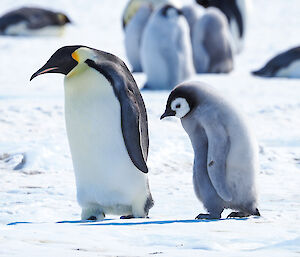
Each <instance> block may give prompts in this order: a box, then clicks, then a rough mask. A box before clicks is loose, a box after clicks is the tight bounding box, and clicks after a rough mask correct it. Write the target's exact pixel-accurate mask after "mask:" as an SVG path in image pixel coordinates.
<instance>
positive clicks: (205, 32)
mask: <svg viewBox="0 0 300 257" xmlns="http://www.w3.org/2000/svg"><path fill="white" fill-rule="evenodd" d="M192 30H193V33H192V35H193V36H192V49H193V60H194V65H195V69H196V72H197V73H228V72H230V71H232V69H233V54H232V49H231V45H230V35H229V28H228V23H227V20H226V17H225V15H224V14H223V13H222V12H221V11H219V10H218V9H217V8H214V7H209V8H207V9H206V12H205V13H204V14H203V15H202V16H201V17H200V18H199V19H198V20H197V21H196V22H195V23H194V25H193V28H192Z"/></svg>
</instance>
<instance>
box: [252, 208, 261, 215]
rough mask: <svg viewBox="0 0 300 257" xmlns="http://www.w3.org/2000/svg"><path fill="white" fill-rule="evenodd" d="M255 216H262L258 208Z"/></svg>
mask: <svg viewBox="0 0 300 257" xmlns="http://www.w3.org/2000/svg"><path fill="white" fill-rule="evenodd" d="M253 215H254V216H260V212H259V210H258V209H257V208H256V210H255V212H254V213H253Z"/></svg>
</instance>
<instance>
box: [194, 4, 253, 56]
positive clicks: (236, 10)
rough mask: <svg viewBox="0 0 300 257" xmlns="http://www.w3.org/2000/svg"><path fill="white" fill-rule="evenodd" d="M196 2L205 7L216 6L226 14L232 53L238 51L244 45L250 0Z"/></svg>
mask: <svg viewBox="0 0 300 257" xmlns="http://www.w3.org/2000/svg"><path fill="white" fill-rule="evenodd" d="M196 2H197V3H198V4H200V5H202V6H204V7H206V8H207V7H212V6H213V7H216V8H218V9H220V10H221V11H222V12H223V13H224V14H225V15H226V17H227V20H228V23H229V27H230V31H231V36H232V37H231V43H232V47H233V50H234V53H240V52H241V51H242V49H243V46H244V38H245V31H246V22H247V15H248V12H249V11H248V9H249V6H250V0H196Z"/></svg>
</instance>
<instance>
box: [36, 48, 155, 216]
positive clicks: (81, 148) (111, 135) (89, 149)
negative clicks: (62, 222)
mask: <svg viewBox="0 0 300 257" xmlns="http://www.w3.org/2000/svg"><path fill="white" fill-rule="evenodd" d="M45 73H62V74H64V75H65V80H64V88H65V117H66V128H67V135H68V139H69V145H70V149H71V154H72V160H73V166H74V171H75V177H76V184H77V199H78V202H79V205H80V206H81V207H82V214H81V217H82V219H83V220H101V219H103V218H104V217H105V214H109V213H110V214H116V215H124V216H122V217H123V218H137V217H146V216H147V215H148V211H149V209H150V208H151V207H152V206H153V200H152V196H151V193H150V190H149V185H148V178H147V173H148V168H147V165H146V161H147V156H148V145H149V140H148V123H147V113H146V109H145V105H144V102H143V99H142V96H141V94H140V92H139V89H138V87H137V85H136V83H135V80H134V78H133V76H132V74H131V73H130V72H129V70H128V69H127V67H126V65H125V64H124V62H123V61H122V60H120V59H119V58H118V57H116V56H114V55H112V54H109V53H106V52H103V51H99V50H96V49H93V48H90V47H86V46H80V45H78V46H65V47H62V48H60V49H58V50H57V51H56V52H55V53H54V54H53V55H52V56H51V58H50V59H49V60H48V61H47V63H46V64H45V65H44V66H43V67H42V68H40V69H39V70H38V71H37V72H35V73H34V74H33V75H32V77H31V79H33V78H34V77H36V76H38V75H41V74H45ZM122 217H121V218H122Z"/></svg>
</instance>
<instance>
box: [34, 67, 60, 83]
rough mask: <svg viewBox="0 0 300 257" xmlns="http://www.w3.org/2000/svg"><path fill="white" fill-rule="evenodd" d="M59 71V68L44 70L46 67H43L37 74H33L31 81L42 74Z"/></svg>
mask: <svg viewBox="0 0 300 257" xmlns="http://www.w3.org/2000/svg"><path fill="white" fill-rule="evenodd" d="M57 69H58V67H52V68H44V67H42V68H41V69H39V70H38V71H37V72H35V73H33V74H32V76H31V78H30V81H31V80H33V79H34V78H35V77H37V76H39V75H41V74H44V73H49V72H54V70H57Z"/></svg>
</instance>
